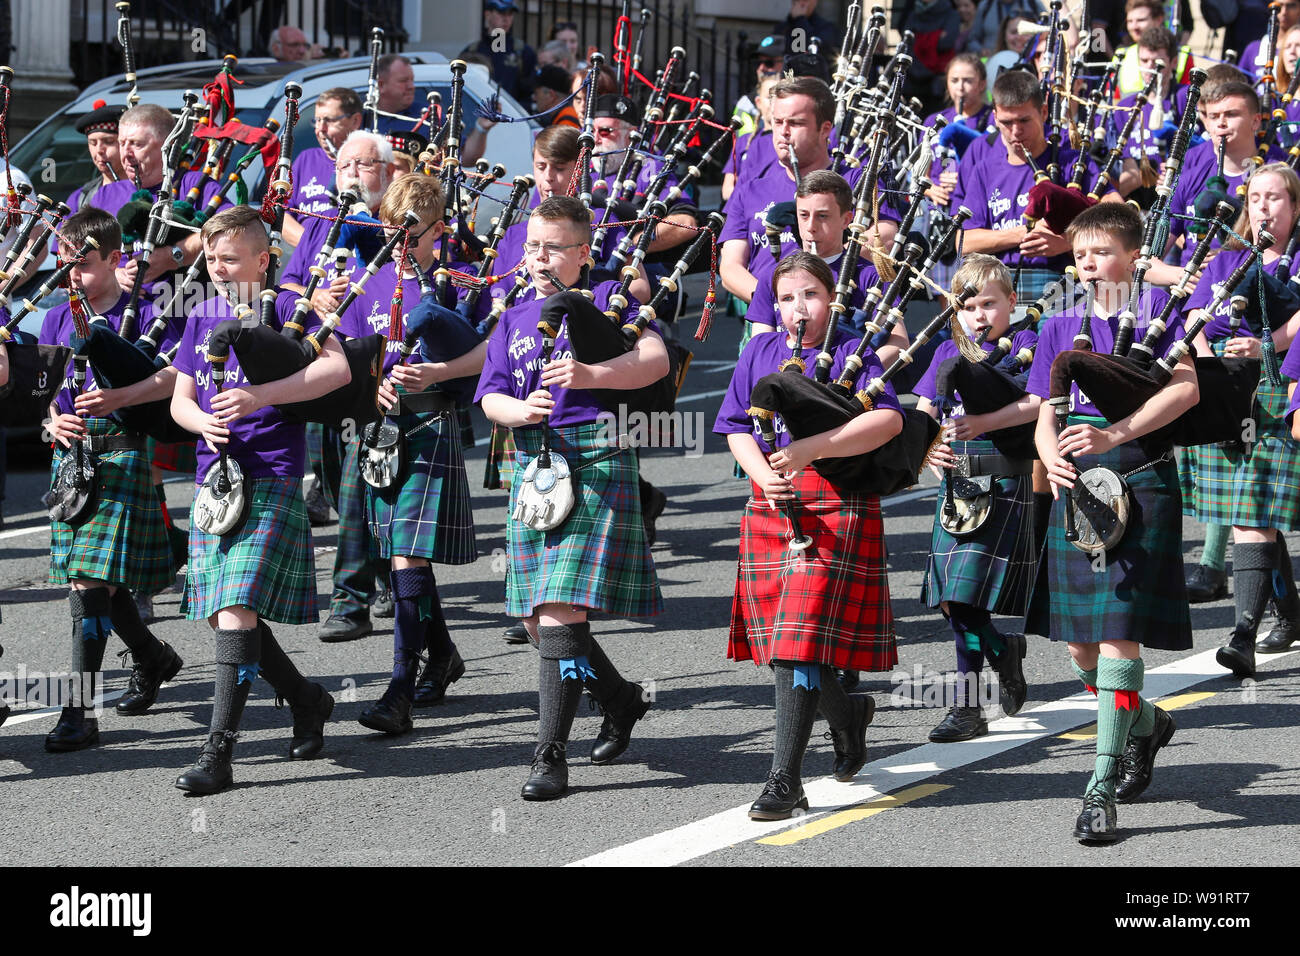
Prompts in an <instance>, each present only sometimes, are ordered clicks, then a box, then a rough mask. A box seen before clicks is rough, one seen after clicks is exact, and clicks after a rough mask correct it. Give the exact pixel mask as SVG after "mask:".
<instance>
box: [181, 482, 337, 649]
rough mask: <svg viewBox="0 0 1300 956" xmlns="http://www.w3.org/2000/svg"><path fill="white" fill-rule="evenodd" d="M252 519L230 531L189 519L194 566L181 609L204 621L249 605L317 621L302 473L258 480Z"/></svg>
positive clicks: (284, 617)
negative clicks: (208, 527) (225, 610)
mask: <svg viewBox="0 0 1300 956" xmlns="http://www.w3.org/2000/svg"><path fill="white" fill-rule="evenodd" d="M247 488H248V495H249V498H250V503H249V510H248V518H247V520H245V521H244V523H243V524H242V525H241V526H240V527H239V528H237V529H236V530H234V531H232V532H231V533H230V534H227V535H222V536H220V537H218V536H217V535H213V534H208V533H207V532H205V531H201V530H200V529H199V527H198V525H196V524H194V522H192V521H191V522H190V566H189V570H188V571H187V572H186V575H185V601H184V602H183V607H182V611H184V612H185V614H186V616H187V617H188V618H189V619H190V620H192V621H193V620H199V619H206V618H209V617H211V616H212V615H213V614H215V613H217V611H220V610H221V609H222V608H226V607H236V606H243V607H250V608H252V609H253V610H254V611H256V612H257V616H258V617H260V618H264V619H265V620H268V621H279V622H280V623H281V624H315V623H316V622H317V621H319V620H320V612H319V610H318V606H317V603H316V573H315V570H316V566H315V560H314V553H313V551H312V543H311V525H310V524H309V523H308V521H307V504H306V502H305V501H304V500H303V497H302V479H301V478H278V477H274V478H253V479H250V480H249V481H248V484H247Z"/></svg>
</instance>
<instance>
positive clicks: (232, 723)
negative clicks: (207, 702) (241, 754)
mask: <svg viewBox="0 0 1300 956" xmlns="http://www.w3.org/2000/svg"><path fill="white" fill-rule="evenodd" d="M214 636H215V638H216V650H217V654H216V659H217V681H216V687H215V688H214V690H213V694H212V733H214V734H219V733H234V732H235V731H237V730H239V721H240V718H241V717H243V715H244V704H245V703H246V702H247V701H248V692H249V690H250V689H251V688H252V686H253V681H254V680H255V679H256V677H257V669H258V668H257V663H258V661H259V660H260V658H261V653H262V631H261V629H260V628H257V627H253V628H249V629H247V630H229V631H228V630H224V629H222V628H217V630H216V631H215V632H214Z"/></svg>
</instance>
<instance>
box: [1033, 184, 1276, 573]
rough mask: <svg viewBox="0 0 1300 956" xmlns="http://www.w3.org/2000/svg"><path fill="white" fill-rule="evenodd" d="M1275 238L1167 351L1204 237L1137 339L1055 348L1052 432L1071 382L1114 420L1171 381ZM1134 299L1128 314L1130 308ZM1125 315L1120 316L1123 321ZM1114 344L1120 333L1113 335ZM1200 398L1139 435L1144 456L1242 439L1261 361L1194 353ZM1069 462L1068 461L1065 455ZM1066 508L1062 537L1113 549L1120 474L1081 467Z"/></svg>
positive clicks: (1120, 530) (1265, 240) (1214, 227)
mask: <svg viewBox="0 0 1300 956" xmlns="http://www.w3.org/2000/svg"><path fill="white" fill-rule="evenodd" d="M1230 215H1231V209H1230V208H1229V207H1227V206H1226V204H1225V205H1224V206H1221V207H1220V209H1219V211H1218V215H1217V216H1216V218H1215V220H1214V222H1213V223H1212V224H1211V236H1212V235H1213V234H1214V233H1217V232H1218V231H1219V230H1221V229H1222V228H1224V223H1225V221H1226V219H1227V218H1228V217H1229V216H1230ZM1273 243H1274V239H1273V237H1272V236H1271V235H1269V233H1268V232H1267V231H1265V230H1260V233H1259V236H1258V237H1257V239H1256V242H1255V244H1254V245H1253V246H1252V247H1251V249H1250V254H1249V255H1247V256H1246V257H1245V258H1244V259H1243V260H1242V262H1241V264H1240V265H1239V266H1238V268H1237V269H1236V270H1234V272H1233V273H1232V275H1231V276H1230V277H1229V278H1228V280H1227V281H1226V282H1224V283H1223V284H1222V285H1221V286H1218V287H1217V288H1216V289H1215V293H1214V298H1213V300H1212V301H1211V303H1210V305H1209V306H1208V307H1207V309H1206V311H1204V312H1200V313H1199V315H1198V317H1197V318H1196V319H1195V320H1194V321H1193V322H1192V323H1191V324H1190V325H1188V326H1187V327H1186V329H1185V330H1184V335H1183V337H1182V338H1181V339H1179V340H1178V341H1177V342H1175V343H1174V344H1173V345H1172V346H1171V347H1170V348H1169V351H1168V353H1167V354H1166V355H1164V356H1163V357H1160V358H1156V357H1155V350H1156V348H1157V347H1158V345H1159V341H1160V338H1161V337H1162V336H1163V335H1164V333H1165V330H1166V329H1167V327H1168V322H1169V319H1170V317H1171V316H1172V314H1173V311H1174V309H1175V308H1176V307H1177V305H1178V303H1180V302H1182V301H1183V300H1184V299H1185V298H1186V296H1187V294H1188V293H1187V285H1188V283H1189V282H1190V280H1191V277H1192V276H1193V275H1195V274H1196V272H1197V271H1198V270H1199V269H1200V266H1201V263H1202V262H1203V260H1204V256H1203V255H1199V256H1198V255H1197V254H1199V253H1201V252H1202V251H1203V250H1205V249H1207V248H1208V246H1209V241H1208V240H1207V241H1206V242H1204V243H1201V244H1198V246H1197V250H1196V253H1194V255H1193V259H1192V261H1191V262H1189V263H1188V264H1187V266H1186V267H1185V268H1184V271H1183V274H1182V276H1181V277H1180V278H1179V280H1178V282H1177V283H1176V284H1175V285H1174V286H1173V288H1172V289H1171V290H1170V298H1169V300H1168V301H1167V302H1166V303H1165V305H1164V307H1163V308H1162V309H1161V311H1160V313H1159V314H1158V315H1157V316H1156V317H1155V318H1153V319H1152V321H1151V324H1150V326H1149V327H1148V329H1147V332H1146V334H1145V336H1144V337H1143V339H1142V341H1141V342H1139V343H1136V344H1134V345H1133V346H1132V347H1131V348H1130V349H1129V350H1128V351H1127V353H1123V354H1121V353H1118V352H1112V353H1109V354H1107V353H1098V352H1093V351H1087V350H1081V349H1077V348H1076V349H1071V350H1067V351H1064V352H1061V353H1060V354H1059V355H1057V357H1056V360H1055V361H1054V362H1053V363H1052V373H1051V387H1050V392H1049V397H1048V403H1049V404H1050V405H1051V406H1052V407H1053V409H1054V412H1055V415H1056V420H1057V427H1058V430H1060V429H1062V428H1064V427H1065V424H1066V420H1067V418H1068V416H1069V405H1070V388H1071V385H1075V386H1077V387H1078V388H1079V389H1080V391H1081V392H1083V393H1084V394H1086V395H1088V396H1089V398H1090V399H1091V401H1092V403H1093V404H1094V405H1095V406H1096V408H1097V410H1098V411H1099V412H1100V413H1101V414H1102V416H1104V417H1105V418H1106V420H1107V421H1111V422H1117V421H1120V420H1122V419H1124V418H1127V417H1128V416H1129V415H1131V414H1133V413H1134V412H1135V411H1136V410H1137V409H1139V408H1140V407H1141V406H1142V405H1143V404H1145V403H1146V402H1147V401H1148V400H1149V399H1150V398H1151V397H1152V396H1154V395H1155V394H1156V393H1157V392H1159V391H1160V389H1162V388H1164V387H1165V386H1166V385H1167V384H1169V382H1170V380H1171V378H1172V376H1173V372H1174V368H1175V367H1176V366H1177V365H1178V363H1179V362H1180V361H1181V360H1182V359H1183V358H1184V357H1186V356H1188V355H1191V354H1192V352H1193V348H1194V343H1195V340H1196V337H1197V336H1198V335H1199V334H1200V332H1201V330H1202V329H1203V328H1204V327H1205V324H1206V322H1207V321H1208V320H1209V317H1210V316H1212V315H1213V314H1214V313H1215V312H1216V311H1218V309H1219V308H1220V307H1221V306H1222V305H1223V303H1224V302H1226V301H1228V299H1229V297H1231V296H1232V294H1233V291H1234V290H1235V289H1236V288H1237V286H1238V285H1240V284H1241V282H1242V281H1243V280H1244V279H1245V278H1246V275H1247V273H1248V272H1249V271H1250V269H1251V267H1252V266H1253V264H1254V261H1255V260H1256V259H1257V258H1258V257H1260V256H1261V255H1262V254H1263V252H1264V250H1265V249H1268V248H1269V247H1271V246H1272V245H1273ZM1090 306H1091V302H1090V301H1089V302H1088V308H1087V309H1086V310H1085V313H1084V316H1085V322H1084V323H1082V324H1081V330H1080V331H1081V335H1080V336H1079V337H1078V338H1077V339H1076V342H1080V341H1082V340H1084V339H1085V338H1088V339H1089V340H1090V337H1088V336H1087V335H1086V333H1087V326H1086V322H1087V321H1090V312H1091V308H1090ZM1132 311H1133V310H1132V304H1131V303H1130V306H1129V308H1128V309H1126V313H1131V312H1132ZM1125 319H1126V316H1125V317H1121V325H1123V324H1124V322H1125ZM1116 344H1117V346H1118V344H1119V336H1118V335H1117V336H1116ZM1194 364H1195V369H1196V376H1197V384H1198V387H1199V390H1200V401H1199V402H1198V403H1197V404H1196V405H1195V406H1194V407H1193V408H1191V409H1188V410H1187V411H1185V412H1183V413H1182V414H1181V415H1180V416H1178V417H1177V418H1176V419H1175V420H1174V421H1172V422H1170V423H1169V424H1167V425H1165V426H1163V427H1161V428H1159V429H1156V430H1154V431H1152V432H1150V433H1148V434H1146V435H1144V436H1142V437H1140V438H1139V439H1138V442H1139V444H1140V445H1141V447H1142V448H1143V451H1144V453H1146V454H1149V455H1151V456H1152V457H1153V458H1154V459H1156V460H1159V458H1160V457H1162V456H1164V455H1167V454H1168V453H1169V448H1170V446H1173V445H1182V446H1195V445H1204V444H1213V443H1217V442H1225V441H1233V440H1235V439H1237V438H1239V437H1240V434H1241V430H1242V428H1243V422H1245V421H1246V420H1248V419H1249V418H1250V416H1251V411H1252V406H1253V403H1254V395H1255V390H1256V387H1257V385H1258V382H1259V373H1260V362H1259V361H1258V360H1257V359H1246V358H1220V357H1217V356H1197V357H1195V359H1194ZM1067 461H1068V463H1069V464H1071V465H1073V464H1074V462H1073V461H1072V460H1070V459H1069V458H1067ZM1062 497H1063V500H1064V505H1065V537H1066V540H1067V541H1069V542H1070V543H1071V544H1073V545H1074V546H1075V547H1077V548H1078V549H1079V550H1081V551H1084V552H1087V553H1088V554H1097V553H1100V552H1102V551H1105V550H1108V549H1109V548H1112V547H1114V546H1115V545H1116V544H1117V543H1118V542H1119V541H1120V540H1121V539H1122V538H1123V535H1124V531H1125V522H1126V520H1127V514H1128V509H1129V507H1130V503H1129V497H1128V490H1127V485H1126V484H1125V482H1124V477H1123V476H1121V475H1117V474H1116V473H1115V472H1113V471H1111V470H1110V469H1108V468H1102V467H1095V468H1091V469H1088V470H1087V471H1084V472H1083V473H1082V474H1081V475H1079V478H1078V479H1077V480H1076V482H1075V487H1074V489H1073V490H1070V489H1066V490H1065V491H1064V492H1063V496H1062Z"/></svg>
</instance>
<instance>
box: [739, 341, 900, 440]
mask: <svg viewBox="0 0 1300 956" xmlns="http://www.w3.org/2000/svg"><path fill="white" fill-rule="evenodd" d="M858 342H859V339H857V338H855V337H854V336H853V335H852V334H850V333H848V332H842V331H839V332H836V335H835V348H834V351H833V352H832V354H833V355H834V356H835V360H834V361H833V362H832V363H831V372H830V377H831V380H832V381H834V380H835V379H836V378H838V377H839V374H840V372H842V371H843V370H844V361H845V359H847V358H848V357H849V355H850V354H851V353H852V352H853V351H854V350H855V349H856V348H857V347H858ZM791 348H792V346H791V345H790V343H789V342H788V341H787V337H786V336H785V335H780V334H776V333H772V334H768V335H756V336H754V337H753V338H752V339H750V340H749V341H748V342H747V343H746V344H745V350H744V351H743V352H741V353H740V359H739V361H737V363H736V371H735V372H734V373H733V374H732V376H731V384H730V385H728V387H727V394H726V396H725V397H724V398H723V399H722V407H721V408H719V409H718V417H717V419H715V420H714V422H713V431H714V433H715V434H718V435H746V434H749V435H753V436H754V441H756V442H758V447H759V448H761V449H762V450H763V453H764V454H771V453H772V452H773V451H775V450H776V449H774V448H772V447H771V446H769V445H768V444H767V442H765V441H764V440H763V438H762V435H761V433H760V432H759V429H758V426H757V425H755V424H754V420H753V419H752V418H750V417H749V414H748V409H749V397H750V395H751V394H752V393H753V391H754V385H755V384H756V383H757V382H758V380H759V379H760V378H762V377H763V376H764V375H768V374H770V373H771V372H776V371H779V370H780V368H781V363H782V362H784V361H785V360H786V359H788V358H789V357H790V351H791ZM820 352H821V344H820V343H817V344H813V345H809V346H805V348H804V349H803V351H802V352H801V353H800V354H801V355H802V356H803V360H804V364H805V366H806V368H805V369H804V374H805V375H807V376H808V377H809V378H811V377H812V376H813V375H814V374H815V373H816V366H817V356H818V354H819V353H820ZM881 371H883V370H882V368H881V365H880V359H879V358H877V357H876V353H874V352H872V351H871V349H870V348H868V349H867V351H866V352H865V353H864V354H863V356H862V369H861V371H859V373H858V377H857V378H856V379H855V380H854V390H855V391H856V390H857V389H859V388H861V387H863V386H864V385H866V384H867V383H868V382H870V381H871V379H873V378H875V377H876V376H877V375H879V374H880V373H881ZM876 408H878V409H879V408H892V409H893V410H894V411H896V412H898V413H899V414H900V415H901V414H902V413H903V409H902V406H900V405H899V404H898V397H897V396H896V395H894V388H893V386H892V385H888V384H886V385H885V391H884V392H883V393H882V394H881V395H880V397H879V398H877V399H876ZM772 427H773V429H774V430H775V432H776V448H784V447H785V446H786V445H788V444H790V442H791V441H793V439H792V438H791V437H790V432H789V430H788V429H787V428H786V425H785V422H784V421H783V420H782V419H781V416H780V415H777V416H775V417H774V418H773V423H772Z"/></svg>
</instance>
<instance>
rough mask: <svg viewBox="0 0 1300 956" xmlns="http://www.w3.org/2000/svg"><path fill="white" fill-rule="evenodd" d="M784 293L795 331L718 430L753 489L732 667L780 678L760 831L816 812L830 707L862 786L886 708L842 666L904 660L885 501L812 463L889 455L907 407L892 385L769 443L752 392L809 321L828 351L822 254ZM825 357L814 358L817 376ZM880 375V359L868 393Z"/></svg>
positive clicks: (744, 357)
mask: <svg viewBox="0 0 1300 956" xmlns="http://www.w3.org/2000/svg"><path fill="white" fill-rule="evenodd" d="M772 284H773V291H774V293H775V297H776V302H777V306H778V307H779V308H780V310H781V324H782V327H783V328H784V330H785V334H784V335H759V336H756V337H755V338H753V339H751V340H750V341H749V343H748V344H747V345H746V346H745V351H744V352H743V353H741V356H740V360H739V363H738V364H737V366H736V371H735V374H734V375H733V376H732V379H731V385H730V387H729V388H728V390H727V395H726V397H725V398H724V399H723V403H722V408H721V409H720V410H719V412H718V418H717V421H716V422H714V425H713V430H714V431H715V432H717V433H718V434H722V435H726V436H727V445H728V447H729V448H730V449H731V453H732V455H734V456H735V458H736V461H737V462H738V463H739V464H740V466H741V467H742V468H743V469H744V470H745V473H746V474H747V475H749V478H750V481H751V483H752V490H751V495H750V498H749V501H748V502H746V504H745V512H744V516H743V517H742V518H741V525H740V561H739V567H738V571H737V578H736V591H735V596H734V598H733V599H732V606H731V633H730V636H729V639H728V647H727V656H728V657H729V658H731V659H732V660H735V661H743V660H752V661H754V663H755V664H767V665H769V666H771V668H772V671H773V675H774V681H775V692H776V745H775V748H774V753H773V757H772V769H771V771H770V772H769V774H768V778H767V782H766V784H764V786H763V791H762V793H761V794H760V795H759V798H758V799H757V800H756V801H754V804H753V806H752V807H750V810H749V815H750V817H751V818H752V819H755V820H784V819H786V818H787V817H789V816H790V815H791V814H792V813H793V812H794V810H795V809H798V808H806V807H807V806H808V798H807V797H806V796H805V795H804V792H803V783H802V773H803V756H804V750H805V749H806V748H807V746H808V738H809V735H810V734H811V733H812V726H813V721H814V719H815V718H816V716H817V710H818V708H819V707H820V709H821V712H822V714H823V715H824V716H825V717H826V720H827V723H829V724H830V728H831V735H832V739H833V741H834V749H835V762H834V773H835V777H836V779H837V780H841V781H847V780H851V779H852V778H853V775H854V774H856V773H857V772H858V771H859V770H860V769H862V766H863V764H865V763H866V747H867V745H866V733H867V725H868V724H870V723H871V718H872V716H873V713H874V710H875V703H874V701H873V700H872V699H871V698H870V697H867V696H854V697H850V696H849V695H847V694H846V693H845V692H844V690H843V688H842V687H841V686H840V684H839V682H838V681H837V680H836V679H835V674H834V669H835V668H848V669H853V670H865V671H883V670H889V669H890V668H892V667H893V666H894V664H895V663H897V660H898V655H897V652H896V648H895V638H894V627H893V615H892V613H891V611H890V605H889V582H888V580H887V578H886V576H885V542H884V532H883V525H882V521H881V515H880V501H879V498H878V497H877V496H875V495H870V494H864V493H856V492H842V491H840V490H838V489H837V488H835V486H833V485H832V484H831V483H830V482H828V481H826V480H825V479H824V478H822V477H821V475H820V474H818V473H817V471H816V470H814V469H813V468H812V467H811V466H812V463H813V462H814V461H815V460H817V459H819V458H832V457H845V456H851V455H859V454H863V453H864V452H867V451H870V450H872V449H874V448H877V447H879V446H880V445H883V444H884V443H885V442H887V441H889V439H891V438H893V437H894V436H895V435H897V434H898V433H899V432H900V431H901V430H902V427H903V416H902V410H901V409H900V407H899V404H898V399H897V398H895V396H894V394H893V391H892V390H891V389H889V388H888V387H887V388H886V389H885V391H884V393H883V394H882V395H881V396H880V397H879V399H878V400H877V401H876V407H875V408H874V409H873V410H872V411H869V412H866V413H864V414H862V415H859V416H857V417H856V418H854V419H853V420H852V421H850V422H849V423H847V424H845V425H842V426H840V427H838V428H834V429H831V430H830V431H826V432H822V433H821V434H819V435H813V436H810V437H807V438H803V439H800V440H798V441H791V440H790V435H789V433H788V432H787V431H786V430H785V424H784V423H783V422H781V421H780V420H779V419H777V420H776V421H775V422H774V427H775V429H776V439H777V440H776V446H777V447H772V446H771V445H770V444H769V443H768V442H766V441H764V440H763V438H762V437H761V435H760V434H757V433H756V427H755V424H754V422H753V421H752V419H751V418H750V416H749V413H748V408H749V405H750V394H751V392H752V390H753V387H754V384H755V383H756V382H757V381H758V380H759V379H760V378H762V377H763V376H764V375H767V374H768V373H770V372H775V371H777V370H778V368H779V367H780V365H781V362H782V361H783V360H784V359H787V358H789V357H790V356H791V354H792V352H793V350H794V349H795V345H796V341H797V336H798V327H799V323H800V322H803V323H805V326H804V333H803V334H804V341H806V342H813V343H820V342H822V341H823V339H824V337H825V335H826V326H827V322H828V320H829V317H830V303H831V299H832V294H833V293H832V290H833V288H834V285H835V281H834V279H833V278H832V276H831V271H830V268H829V267H828V266H827V265H826V263H825V262H823V261H822V260H821V259H820V258H819V257H817V256H814V255H812V254H810V253H807V252H796V253H794V254H793V255H790V256H787V257H786V258H785V259H783V260H782V261H781V263H780V264H779V265H778V266H777V267H776V271H775V272H774V273H773V275H772ZM856 345H857V342H856V340H854V339H852V338H851V337H850V336H849V334H848V333H847V332H841V333H840V334H838V335H837V337H836V340H835V342H834V343H833V354H834V355H835V363H834V365H833V367H832V374H833V375H834V374H838V372H839V371H840V370H841V369H842V368H843V364H844V359H845V357H846V356H847V355H848V354H849V353H850V352H852V351H853V349H854V348H855V347H856ZM819 351H820V349H819V347H817V346H809V347H806V348H803V349H802V351H801V355H802V358H803V360H804V362H805V365H806V368H807V374H811V373H812V369H813V367H814V363H815V361H816V357H817V354H818V352H819ZM880 372H881V367H880V361H879V360H878V359H877V358H876V357H875V355H873V354H872V353H871V352H870V351H868V352H867V353H866V355H865V356H864V364H863V369H862V374H861V378H860V382H862V383H865V382H866V381H869V380H870V379H871V378H872V377H874V376H876V375H879V374H880ZM791 374H797V373H791ZM788 476H789V477H788ZM778 503H782V504H785V503H794V507H795V512H796V514H797V515H798V517H799V518H800V519H802V524H801V528H802V530H803V531H804V532H806V533H809V534H811V536H812V545H811V546H810V547H809V548H808V549H807V550H805V551H803V552H802V553H800V554H799V555H798V557H797V558H794V559H793V560H792V555H791V551H790V550H789V544H790V523H789V522H788V521H787V519H786V518H785V517H784V516H783V514H782V512H781V511H778V510H776V508H777V504H778Z"/></svg>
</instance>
